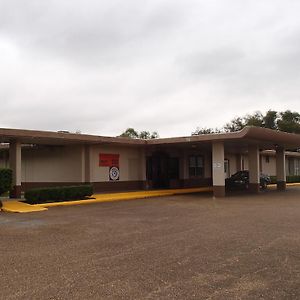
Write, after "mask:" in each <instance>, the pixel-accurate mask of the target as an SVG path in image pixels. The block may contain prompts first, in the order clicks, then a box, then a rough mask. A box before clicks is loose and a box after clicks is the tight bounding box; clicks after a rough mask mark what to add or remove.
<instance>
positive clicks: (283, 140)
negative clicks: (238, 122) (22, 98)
mask: <svg viewBox="0 0 300 300" xmlns="http://www.w3.org/2000/svg"><path fill="white" fill-rule="evenodd" d="M12 141H19V142H21V143H23V144H45V145H74V144H101V145H112V144H114V145H121V146H150V147H151V146H163V147H164V146H179V147H180V146H182V147H186V146H190V147H191V146H193V145H196V146H197V145H199V146H200V144H201V145H202V146H209V147H210V146H211V144H212V143H214V142H224V144H225V147H226V148H231V149H233V150H234V149H235V150H237V151H240V150H241V149H243V148H245V149H246V148H247V147H248V145H250V144H256V145H258V146H259V148H260V149H261V150H272V149H276V148H277V147H283V148H286V149H297V148H300V135H299V134H293V133H286V132H281V131H276V130H271V129H266V128H260V127H245V128H244V129H242V130H241V131H237V132H230V133H218V134H202V135H194V136H188V137H175V138H161V139H153V140H142V139H130V138H123V137H105V136H96V135H87V134H75V133H64V132H52V131H37V130H25V129H7V128H0V143H10V142H12Z"/></svg>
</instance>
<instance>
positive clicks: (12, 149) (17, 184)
mask: <svg viewBox="0 0 300 300" xmlns="http://www.w3.org/2000/svg"><path fill="white" fill-rule="evenodd" d="M21 159H22V158H21V143H20V142H17V141H13V142H11V143H10V145H9V166H10V168H11V169H12V171H13V182H12V190H11V193H10V197H11V198H21V183H22V182H21V181H22V179H21V174H22V173H21Z"/></svg>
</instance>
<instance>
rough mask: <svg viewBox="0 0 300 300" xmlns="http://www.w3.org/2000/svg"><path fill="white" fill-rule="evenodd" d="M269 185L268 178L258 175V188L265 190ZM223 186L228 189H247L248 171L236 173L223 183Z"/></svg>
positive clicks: (269, 180) (264, 175) (269, 179)
mask: <svg viewBox="0 0 300 300" xmlns="http://www.w3.org/2000/svg"><path fill="white" fill-rule="evenodd" d="M270 183H271V178H270V176H268V175H266V174H262V173H261V174H260V188H261V189H263V190H264V189H266V188H267V185H268V184H270ZM225 186H226V188H228V189H239V190H243V189H248V188H249V171H247V170H245V171H238V172H237V173H235V174H233V175H232V176H231V177H229V178H227V179H226V181H225Z"/></svg>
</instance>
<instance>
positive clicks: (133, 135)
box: [120, 128, 139, 139]
mask: <svg viewBox="0 0 300 300" xmlns="http://www.w3.org/2000/svg"><path fill="white" fill-rule="evenodd" d="M120 137H127V138H131V139H137V138H138V137H139V134H138V132H137V131H135V130H134V129H133V128H127V129H126V130H125V131H124V132H123V133H122V134H121V135H120Z"/></svg>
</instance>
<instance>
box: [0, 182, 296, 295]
mask: <svg viewBox="0 0 300 300" xmlns="http://www.w3.org/2000/svg"><path fill="white" fill-rule="evenodd" d="M299 196H300V188H296V187H293V188H289V189H288V191H287V192H277V191H268V192H266V193H261V194H260V195H257V196H245V195H243V196H239V195H233V196H230V197H228V198H225V199H219V200H213V199H212V198H211V196H210V195H205V194H199V195H197V194H195V195H184V196H173V197H163V198H152V199H146V200H134V201H122V202H113V203H103V204H93V205H83V206H73V207H56V208H51V209H49V210H48V211H46V212H40V213H30V214H7V213H0V226H1V231H0V238H1V243H0V249H1V252H0V254H1V255H0V266H1V268H0V276H1V277H0V278H1V280H0V299H5V300H8V299H300V197H299Z"/></svg>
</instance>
